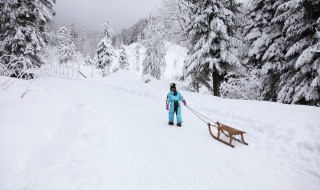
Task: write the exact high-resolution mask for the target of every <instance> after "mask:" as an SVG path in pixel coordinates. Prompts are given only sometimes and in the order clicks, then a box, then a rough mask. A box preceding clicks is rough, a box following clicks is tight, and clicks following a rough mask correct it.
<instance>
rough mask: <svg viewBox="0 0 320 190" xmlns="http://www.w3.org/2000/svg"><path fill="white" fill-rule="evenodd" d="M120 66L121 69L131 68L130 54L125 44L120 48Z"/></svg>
mask: <svg viewBox="0 0 320 190" xmlns="http://www.w3.org/2000/svg"><path fill="white" fill-rule="evenodd" d="M119 67H120V69H125V70H129V61H128V54H127V51H126V49H125V47H124V46H121V48H120V55H119Z"/></svg>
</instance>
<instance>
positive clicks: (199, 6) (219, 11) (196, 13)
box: [184, 0, 242, 96]
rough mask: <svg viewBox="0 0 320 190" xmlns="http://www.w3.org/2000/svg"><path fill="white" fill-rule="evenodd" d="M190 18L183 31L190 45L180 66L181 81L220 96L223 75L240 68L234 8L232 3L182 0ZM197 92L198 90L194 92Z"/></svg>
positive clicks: (229, 0) (221, 0) (217, 0)
mask: <svg viewBox="0 0 320 190" xmlns="http://www.w3.org/2000/svg"><path fill="white" fill-rule="evenodd" d="M186 2H187V3H188V7H189V12H190V15H191V18H190V21H189V23H188V26H187V28H186V31H187V32H188V34H189V37H190V40H191V44H190V47H189V52H188V57H187V59H186V61H185V66H184V75H185V76H184V78H186V77H189V76H190V77H191V80H192V81H191V86H192V87H195V86H199V85H201V84H202V85H204V86H206V87H208V89H209V90H210V91H212V92H213V95H215V96H220V92H219V88H220V84H221V82H222V81H223V80H224V76H225V75H226V74H228V73H229V72H230V71H232V70H234V69H235V68H237V67H241V64H240V61H239V59H238V58H237V48H238V47H239V46H241V45H242V43H241V41H240V40H239V38H238V37H237V34H236V32H235V31H236V24H235V23H236V19H237V18H236V16H235V14H234V11H235V10H237V5H236V3H235V2H234V1H233V0H199V1H194V0H186ZM196 90H198V89H196Z"/></svg>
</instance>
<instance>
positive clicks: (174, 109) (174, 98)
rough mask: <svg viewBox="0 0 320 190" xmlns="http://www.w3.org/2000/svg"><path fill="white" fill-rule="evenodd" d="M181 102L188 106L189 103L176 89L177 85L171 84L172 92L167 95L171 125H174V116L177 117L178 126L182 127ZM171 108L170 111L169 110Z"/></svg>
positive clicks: (167, 107)
mask: <svg viewBox="0 0 320 190" xmlns="http://www.w3.org/2000/svg"><path fill="white" fill-rule="evenodd" d="M180 101H182V102H183V104H184V105H185V106H186V105H187V103H186V101H185V100H184V98H183V96H182V95H181V94H180V92H178V91H177V89H176V84H175V83H171V84H170V92H169V93H168V95H167V101H166V109H167V110H169V125H173V120H174V114H176V115H177V126H178V127H181V123H182V117H181V104H180ZM169 107H170V109H169Z"/></svg>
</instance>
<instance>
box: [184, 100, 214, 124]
mask: <svg viewBox="0 0 320 190" xmlns="http://www.w3.org/2000/svg"><path fill="white" fill-rule="evenodd" d="M186 107H187V108H188V109H189V110H190V111H191V112H192V113H193V114H194V115H195V116H196V117H198V118H199V119H200V120H201V121H203V122H204V123H206V124H210V122H212V123H217V122H216V121H213V120H211V119H209V118H208V117H206V116H204V115H202V114H201V113H199V112H197V111H196V110H194V109H192V108H191V107H190V106H188V105H186ZM208 121H210V122H208ZM210 125H211V124H210ZM211 126H214V125H211ZM214 127H216V126H214Z"/></svg>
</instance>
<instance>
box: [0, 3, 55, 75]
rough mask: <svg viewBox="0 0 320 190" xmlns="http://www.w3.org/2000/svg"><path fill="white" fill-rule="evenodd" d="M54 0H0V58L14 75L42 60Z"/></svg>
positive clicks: (39, 63) (38, 63)
mask: <svg viewBox="0 0 320 190" xmlns="http://www.w3.org/2000/svg"><path fill="white" fill-rule="evenodd" d="M53 3H55V0H34V1H30V0H19V1H16V0H0V10H1V11H0V35H1V37H0V40H1V44H0V59H1V62H2V63H3V64H4V65H6V66H7V67H8V68H11V69H12V70H13V71H14V74H13V76H18V75H19V74H20V73H21V72H23V71H24V70H25V69H28V68H30V67H34V66H37V67H39V66H40V65H41V64H42V61H41V59H40V57H39V53H40V51H41V49H42V48H43V47H44V46H45V42H46V39H45V30H46V27H47V23H48V22H49V21H50V20H51V15H52V14H53V15H54V14H55V12H54V9H53Z"/></svg>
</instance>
